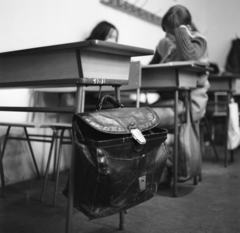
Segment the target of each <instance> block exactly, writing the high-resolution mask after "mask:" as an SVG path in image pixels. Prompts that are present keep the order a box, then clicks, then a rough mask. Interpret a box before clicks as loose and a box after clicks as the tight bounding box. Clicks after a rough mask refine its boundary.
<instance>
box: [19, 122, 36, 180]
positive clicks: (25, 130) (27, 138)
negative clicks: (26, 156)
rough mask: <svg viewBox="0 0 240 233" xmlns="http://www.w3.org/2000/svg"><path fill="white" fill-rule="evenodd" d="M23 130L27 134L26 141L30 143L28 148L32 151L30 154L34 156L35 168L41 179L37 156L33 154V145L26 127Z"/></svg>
mask: <svg viewBox="0 0 240 233" xmlns="http://www.w3.org/2000/svg"><path fill="white" fill-rule="evenodd" d="M23 128H24V132H25V135H26V140H27V142H28V147H29V149H30V153H31V156H32V159H33V163H34V167H35V169H36V172H37V176H38V179H40V173H39V170H38V166H37V162H36V159H35V155H34V153H33V149H32V145H31V143H30V140H29V137H28V132H27V129H26V127H23Z"/></svg>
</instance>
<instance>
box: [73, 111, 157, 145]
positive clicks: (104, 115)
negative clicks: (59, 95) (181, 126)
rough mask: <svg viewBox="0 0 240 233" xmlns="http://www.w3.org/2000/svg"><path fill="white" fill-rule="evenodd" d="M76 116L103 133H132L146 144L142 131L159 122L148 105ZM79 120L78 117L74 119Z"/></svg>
mask: <svg viewBox="0 0 240 233" xmlns="http://www.w3.org/2000/svg"><path fill="white" fill-rule="evenodd" d="M74 118H78V119H81V120H82V121H83V122H85V123H86V124H88V125H89V126H91V127H92V128H94V129H95V130H98V131H100V132H103V133H108V134H132V136H133V137H134V138H135V139H136V140H137V141H138V142H139V143H140V144H144V143H145V142H144V139H143V138H141V137H142V136H141V132H143V131H146V130H149V129H152V128H154V127H155V126H157V125H158V123H159V117H158V115H157V114H156V113H155V112H154V111H153V110H152V109H151V108H148V107H141V108H114V109H107V110H100V111H95V112H84V113H78V114H75V115H74ZM74 118H73V121H74V120H77V119H74Z"/></svg>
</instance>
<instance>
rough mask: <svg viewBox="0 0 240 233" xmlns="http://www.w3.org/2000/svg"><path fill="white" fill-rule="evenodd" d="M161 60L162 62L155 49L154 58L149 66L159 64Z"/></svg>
mask: <svg viewBox="0 0 240 233" xmlns="http://www.w3.org/2000/svg"><path fill="white" fill-rule="evenodd" d="M161 60H162V58H161V56H160V54H159V53H158V51H157V49H156V50H155V53H154V56H153V58H152V60H151V61H150V63H149V65H153V64H159V63H160V62H161Z"/></svg>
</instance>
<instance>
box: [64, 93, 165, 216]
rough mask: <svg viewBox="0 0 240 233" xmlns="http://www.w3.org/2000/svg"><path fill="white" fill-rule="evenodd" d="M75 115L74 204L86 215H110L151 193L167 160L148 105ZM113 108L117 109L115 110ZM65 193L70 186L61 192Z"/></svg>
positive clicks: (155, 118) (162, 134)
mask: <svg viewBox="0 0 240 233" xmlns="http://www.w3.org/2000/svg"><path fill="white" fill-rule="evenodd" d="M104 101H108V102H110V103H112V104H113V106H114V107H115V108H113V109H107V110H99V111H95V112H85V113H79V114H75V115H74V117H73V137H74V144H75V161H74V193H73V200H74V201H73V202H74V207H75V208H77V209H78V210H79V211H81V212H83V213H84V214H85V215H86V216H88V217H89V218H90V219H94V218H100V217H105V216H109V215H113V214H116V213H119V212H121V211H124V210H126V209H129V208H131V207H133V206H136V205H138V204H140V203H142V202H144V201H147V200H149V199H151V198H152V197H154V196H155V195H156V193H157V190H158V184H159V182H160V179H161V175H162V172H163V169H164V166H165V164H166V160H167V156H168V152H167V150H166V148H165V145H164V143H163V142H164V141H165V140H166V138H167V130H165V129H159V128H157V127H156V126H157V124H158V123H159V118H158V116H157V114H156V113H155V112H154V111H153V110H152V109H150V108H148V107H143V108H122V107H123V106H122V105H121V104H120V103H119V102H118V101H117V100H116V99H114V98H113V97H111V96H104V97H103V98H102V100H101V101H100V104H99V105H98V108H101V105H102V104H103V102H104ZM116 107H117V108H116ZM63 194H64V195H65V196H67V194H68V185H67V186H66V188H65V189H64V191H63Z"/></svg>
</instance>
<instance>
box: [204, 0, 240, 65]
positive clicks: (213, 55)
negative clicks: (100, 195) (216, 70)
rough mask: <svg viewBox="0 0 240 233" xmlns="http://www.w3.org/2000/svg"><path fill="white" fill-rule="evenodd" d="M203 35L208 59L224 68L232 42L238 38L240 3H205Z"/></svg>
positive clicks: (219, 0)
mask: <svg viewBox="0 0 240 233" xmlns="http://www.w3.org/2000/svg"><path fill="white" fill-rule="evenodd" d="M206 6H207V8H206V9H207V10H206V26H205V31H204V33H205V35H206V37H207V40H208V47H209V57H210V60H211V61H214V62H216V63H217V64H218V65H219V66H220V67H225V64H226V59H227V55H228V53H229V50H230V47H231V43H232V40H234V39H236V37H239V38H240V26H239V22H240V14H239V9H240V1H239V0H229V1H225V0H211V1H208V2H207V5H206Z"/></svg>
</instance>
